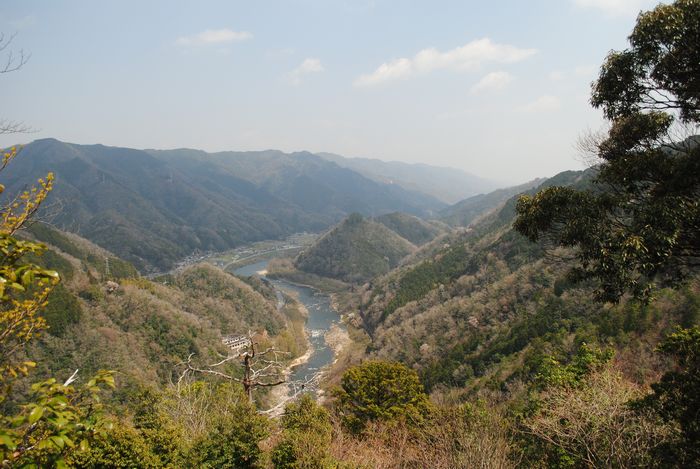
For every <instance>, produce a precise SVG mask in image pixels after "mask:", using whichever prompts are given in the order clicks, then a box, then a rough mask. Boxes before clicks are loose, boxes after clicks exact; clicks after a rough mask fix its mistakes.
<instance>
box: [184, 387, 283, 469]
mask: <svg viewBox="0 0 700 469" xmlns="http://www.w3.org/2000/svg"><path fill="white" fill-rule="evenodd" d="M269 426H270V423H269V421H268V419H267V417H264V416H262V415H260V414H258V413H257V411H256V410H255V408H254V407H253V406H252V405H251V404H248V402H247V401H246V400H245V399H243V400H241V402H240V403H239V404H238V405H237V406H235V407H234V408H233V409H232V411H231V412H230V413H229V414H227V415H224V416H220V417H219V418H218V419H217V420H216V422H215V423H214V424H213V428H212V430H211V431H210V433H209V434H208V435H206V436H205V437H203V438H201V439H200V440H198V441H197V442H195V444H194V445H193V447H192V450H191V452H190V461H191V464H192V465H193V467H201V468H232V469H233V468H236V469H239V468H240V469H245V468H255V467H260V466H261V457H262V450H261V449H260V447H259V443H260V441H261V440H263V439H265V438H267V437H268V435H269Z"/></svg>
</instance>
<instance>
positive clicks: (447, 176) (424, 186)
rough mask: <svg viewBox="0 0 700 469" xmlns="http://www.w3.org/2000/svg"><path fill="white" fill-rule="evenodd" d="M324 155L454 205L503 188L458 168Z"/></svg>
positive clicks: (366, 173) (366, 174)
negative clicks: (474, 196) (468, 198)
mask: <svg viewBox="0 0 700 469" xmlns="http://www.w3.org/2000/svg"><path fill="white" fill-rule="evenodd" d="M317 154H318V156H320V157H321V158H325V159H327V160H328V161H333V162H334V163H336V164H338V165H339V166H342V167H344V168H349V169H352V170H354V171H357V172H358V173H360V174H362V175H363V176H366V177H368V178H370V179H373V180H376V181H379V182H386V183H389V184H396V185H399V186H401V187H403V188H404V189H410V190H417V191H420V192H423V193H424V194H429V195H431V196H433V197H436V198H438V199H439V200H441V201H443V202H445V203H448V204H454V203H456V202H459V201H460V200H462V199H466V198H467V197H471V196H473V195H477V194H482V193H486V192H491V191H492V190H494V189H497V188H498V187H499V184H497V183H496V182H494V181H489V180H487V179H483V178H480V177H478V176H475V175H473V174H469V173H467V172H465V171H462V170H460V169H455V168H444V167H439V166H431V165H427V164H420V163H414V164H411V163H403V162H400V161H382V160H377V159H373V158H346V157H344V156H341V155H336V154H334V153H317Z"/></svg>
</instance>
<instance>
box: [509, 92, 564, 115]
mask: <svg viewBox="0 0 700 469" xmlns="http://www.w3.org/2000/svg"><path fill="white" fill-rule="evenodd" d="M560 107H561V100H560V99H559V98H557V97H556V96H552V95H544V96H540V97H539V98H537V99H535V100H534V101H532V102H530V103H528V104H526V105H525V106H522V107H520V108H519V110H520V111H522V112H550V111H556V110H558V109H559V108H560Z"/></svg>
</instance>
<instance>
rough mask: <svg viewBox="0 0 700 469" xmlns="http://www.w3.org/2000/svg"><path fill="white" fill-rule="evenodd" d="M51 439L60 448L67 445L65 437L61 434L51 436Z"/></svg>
mask: <svg viewBox="0 0 700 469" xmlns="http://www.w3.org/2000/svg"><path fill="white" fill-rule="evenodd" d="M49 440H51V442H52V443H53V444H55V445H56V446H58V447H59V448H61V449H63V447H64V446H65V445H66V442H65V441H63V438H62V437H60V436H51V437H49Z"/></svg>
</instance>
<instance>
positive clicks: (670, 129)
mask: <svg viewBox="0 0 700 469" xmlns="http://www.w3.org/2000/svg"><path fill="white" fill-rule="evenodd" d="M629 43H630V47H629V48H628V49H626V50H624V51H612V52H611V53H610V54H609V55H608V57H607V59H606V60H605V62H604V63H603V65H602V67H601V69H600V74H599V77H598V79H597V81H596V82H595V83H593V87H592V97H591V103H592V105H593V106H594V107H596V108H599V109H602V111H603V113H604V115H605V117H606V118H607V119H608V120H609V122H610V128H609V130H608V132H607V134H606V135H605V136H603V137H601V138H597V139H594V142H593V148H592V151H594V153H595V155H596V156H597V157H598V158H599V160H600V164H599V166H598V174H597V176H596V178H595V180H594V184H593V187H591V188H590V189H589V190H576V189H572V188H565V187H550V188H548V189H546V190H544V191H541V192H539V193H538V194H536V195H534V196H523V197H522V198H521V199H520V200H519V203H518V206H517V212H518V219H517V220H516V223H515V228H516V229H517V230H518V231H519V232H520V233H521V234H523V235H525V236H527V237H528V238H529V239H531V240H532V241H537V240H545V241H549V242H550V243H552V244H554V245H557V246H564V247H573V248H575V249H576V251H575V252H576V257H577V260H578V263H577V265H576V267H574V268H573V269H572V271H571V276H572V278H573V279H575V280H581V279H596V280H598V281H599V283H600V288H599V296H600V298H601V299H602V300H606V301H617V300H619V298H620V297H621V296H622V295H623V294H624V293H625V292H628V291H631V292H632V293H633V294H634V295H635V296H637V297H639V298H643V297H646V296H647V294H648V293H649V291H650V287H651V286H652V285H653V284H654V283H660V284H670V283H672V282H676V281H678V280H679V279H682V278H684V277H686V276H687V275H688V274H690V273H692V272H695V271H697V270H698V268H700V204H699V201H700V197H699V196H700V145H699V143H700V138H699V137H698V136H694V135H693V133H694V132H696V130H697V125H698V124H700V81H699V80H700V1H698V0H677V1H676V2H674V3H672V4H669V5H659V6H658V7H656V8H655V9H654V10H652V11H649V12H645V13H642V14H640V15H639V17H638V19H637V24H636V26H635V28H634V30H633V32H632V34H631V35H630V37H629Z"/></svg>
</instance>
